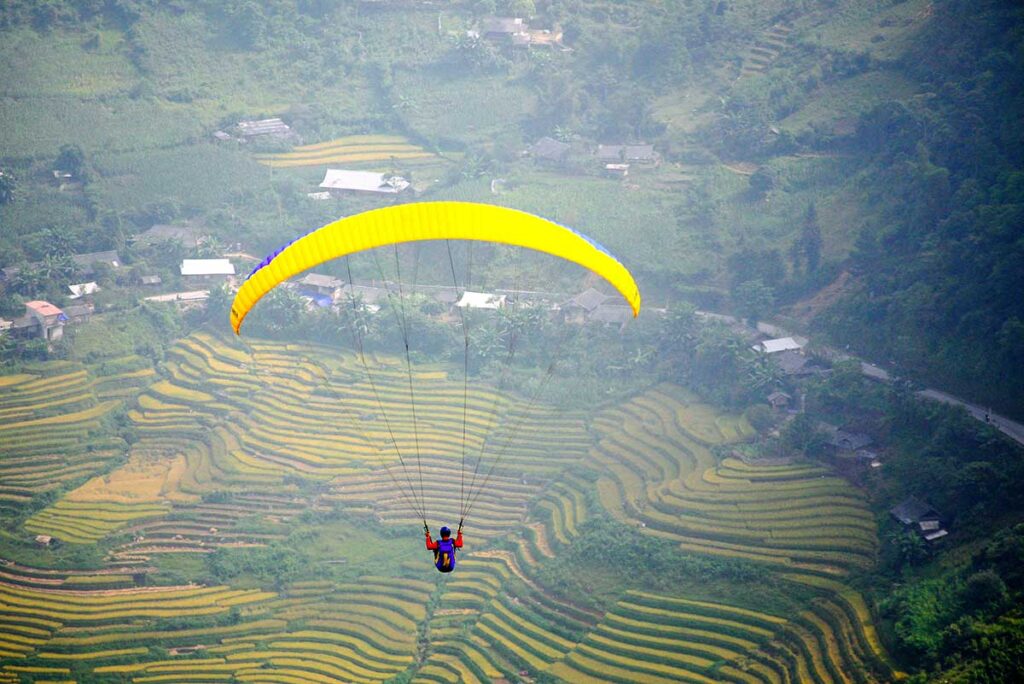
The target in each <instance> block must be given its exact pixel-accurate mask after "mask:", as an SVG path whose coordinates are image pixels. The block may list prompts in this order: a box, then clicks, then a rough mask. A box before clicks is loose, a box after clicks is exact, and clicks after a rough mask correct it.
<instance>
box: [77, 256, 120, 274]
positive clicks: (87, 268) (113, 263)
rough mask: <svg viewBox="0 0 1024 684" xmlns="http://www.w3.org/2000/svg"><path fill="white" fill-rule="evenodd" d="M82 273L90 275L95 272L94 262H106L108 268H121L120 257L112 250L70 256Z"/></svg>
mask: <svg viewBox="0 0 1024 684" xmlns="http://www.w3.org/2000/svg"><path fill="white" fill-rule="evenodd" d="M71 260H72V261H74V262H75V266H77V267H78V272H79V273H81V274H82V275H86V276H91V275H93V274H95V273H96V268H95V266H96V264H106V265H107V266H110V268H121V263H122V262H121V257H119V256H118V255H117V252H116V251H114V250H108V251H106V252H89V253H88V254H75V255H73V256H72V257H71Z"/></svg>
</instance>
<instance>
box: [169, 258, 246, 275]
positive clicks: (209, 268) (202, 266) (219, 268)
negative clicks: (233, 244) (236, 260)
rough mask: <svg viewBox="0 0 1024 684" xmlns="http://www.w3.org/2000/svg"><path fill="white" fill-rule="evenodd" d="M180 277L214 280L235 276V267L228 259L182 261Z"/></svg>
mask: <svg viewBox="0 0 1024 684" xmlns="http://www.w3.org/2000/svg"><path fill="white" fill-rule="evenodd" d="M180 270H181V275H183V276H187V277H190V278H206V279H210V278H214V277H217V276H233V275H235V265H234V264H232V263H231V260H230V259H183V260H182V262H181V267H180Z"/></svg>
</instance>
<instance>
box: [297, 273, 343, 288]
mask: <svg viewBox="0 0 1024 684" xmlns="http://www.w3.org/2000/svg"><path fill="white" fill-rule="evenodd" d="M299 284H301V285H309V286H310V287H330V288H336V287H341V286H342V284H343V283H342V282H341V281H340V280H338V279H337V278H335V277H333V276H329V275H323V274H320V273H307V274H306V275H305V276H303V277H302V279H301V280H300V281H299Z"/></svg>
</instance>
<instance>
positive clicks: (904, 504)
mask: <svg viewBox="0 0 1024 684" xmlns="http://www.w3.org/2000/svg"><path fill="white" fill-rule="evenodd" d="M889 512H890V513H891V514H892V516H893V517H894V518H896V519H897V520H899V521H900V522H901V523H903V524H904V525H914V524H916V523H919V522H921V521H922V520H924V519H926V518H929V519H939V518H941V517H942V516H941V515H939V512H938V511H937V510H935V509H934V508H932V506H931V504H929V503H927V502H925V501H922V500H921V499H918V498H917V497H916V496H911V497H907V498H906V499H904V500H903V501H901V502H900V503H898V504H897V505H895V506H893V507H892V508H891V509H890V510H889Z"/></svg>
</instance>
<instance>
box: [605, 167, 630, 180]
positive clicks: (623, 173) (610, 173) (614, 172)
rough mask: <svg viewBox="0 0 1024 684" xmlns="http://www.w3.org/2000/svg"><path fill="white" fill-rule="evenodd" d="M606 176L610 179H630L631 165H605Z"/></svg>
mask: <svg viewBox="0 0 1024 684" xmlns="http://www.w3.org/2000/svg"><path fill="white" fill-rule="evenodd" d="M604 175H605V176H607V177H608V178H617V179H619V180H625V179H626V178H629V164H605V165H604Z"/></svg>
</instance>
